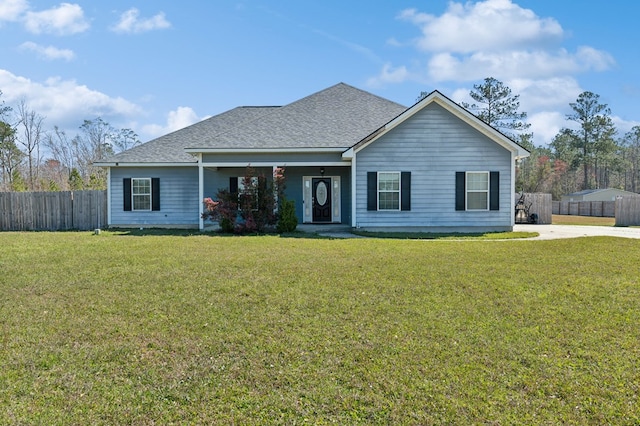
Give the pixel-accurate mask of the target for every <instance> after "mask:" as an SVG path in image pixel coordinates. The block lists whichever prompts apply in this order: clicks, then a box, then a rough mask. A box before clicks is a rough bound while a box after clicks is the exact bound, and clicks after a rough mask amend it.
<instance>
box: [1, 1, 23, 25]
mask: <svg viewBox="0 0 640 426" xmlns="http://www.w3.org/2000/svg"><path fill="white" fill-rule="evenodd" d="M28 8H29V3H28V2H27V0H0V21H17V20H18V18H19V17H20V15H21V14H22V13H23V12H24V11H25V10H27V9H28Z"/></svg>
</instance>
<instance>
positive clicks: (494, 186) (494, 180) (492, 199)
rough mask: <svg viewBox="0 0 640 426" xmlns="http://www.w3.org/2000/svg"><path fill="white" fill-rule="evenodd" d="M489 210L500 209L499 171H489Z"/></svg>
mask: <svg viewBox="0 0 640 426" xmlns="http://www.w3.org/2000/svg"><path fill="white" fill-rule="evenodd" d="M489 210H500V172H489Z"/></svg>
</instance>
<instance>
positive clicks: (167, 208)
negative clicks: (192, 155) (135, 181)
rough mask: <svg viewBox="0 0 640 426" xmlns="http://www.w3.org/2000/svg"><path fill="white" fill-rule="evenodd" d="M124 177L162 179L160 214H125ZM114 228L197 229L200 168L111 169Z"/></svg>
mask: <svg viewBox="0 0 640 426" xmlns="http://www.w3.org/2000/svg"><path fill="white" fill-rule="evenodd" d="M124 178H160V210H159V211H124V208H123V207H124V206H123V197H124V195H123V192H122V191H123V184H122V180H123V179H124ZM110 185H111V200H110V201H111V226H114V227H117V226H119V225H120V226H132V225H135V226H153V225H159V226H172V225H174V226H188V227H197V226H198V222H199V209H200V204H199V203H200V201H199V200H198V168H197V167H145V168H133V167H112V168H111V181H110Z"/></svg>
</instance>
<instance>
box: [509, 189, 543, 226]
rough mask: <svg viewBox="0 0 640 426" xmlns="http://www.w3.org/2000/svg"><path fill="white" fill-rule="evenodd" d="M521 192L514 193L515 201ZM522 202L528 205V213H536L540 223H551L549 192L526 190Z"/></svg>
mask: <svg viewBox="0 0 640 426" xmlns="http://www.w3.org/2000/svg"><path fill="white" fill-rule="evenodd" d="M521 195H522V194H515V202H514V204H515V203H517V202H518V200H519V199H520V196H521ZM524 202H525V204H526V205H527V206H529V214H533V213H535V214H536V215H538V222H537V223H540V224H547V225H549V224H551V219H552V217H551V194H543V193H540V192H526V193H525V194H524Z"/></svg>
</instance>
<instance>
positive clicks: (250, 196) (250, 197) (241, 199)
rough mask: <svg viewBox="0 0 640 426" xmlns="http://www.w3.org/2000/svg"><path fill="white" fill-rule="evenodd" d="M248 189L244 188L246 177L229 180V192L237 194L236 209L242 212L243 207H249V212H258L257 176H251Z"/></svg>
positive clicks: (258, 182) (258, 183)
mask: <svg viewBox="0 0 640 426" xmlns="http://www.w3.org/2000/svg"><path fill="white" fill-rule="evenodd" d="M250 179H251V181H250V182H251V183H250V186H249V187H246V186H245V182H246V183H249V182H247V177H244V176H239V177H232V178H230V179H229V191H230V192H232V193H234V192H237V193H238V209H240V210H242V207H243V206H246V205H247V204H249V205H251V210H254V211H257V210H258V200H259V199H258V190H259V188H260V179H258V177H257V176H251V178H250Z"/></svg>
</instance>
